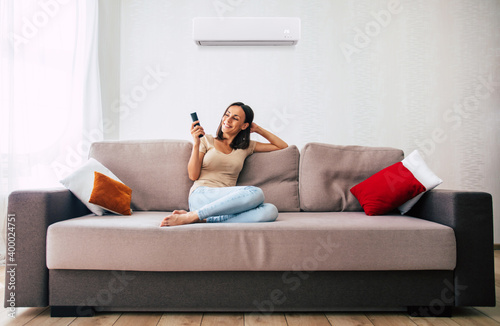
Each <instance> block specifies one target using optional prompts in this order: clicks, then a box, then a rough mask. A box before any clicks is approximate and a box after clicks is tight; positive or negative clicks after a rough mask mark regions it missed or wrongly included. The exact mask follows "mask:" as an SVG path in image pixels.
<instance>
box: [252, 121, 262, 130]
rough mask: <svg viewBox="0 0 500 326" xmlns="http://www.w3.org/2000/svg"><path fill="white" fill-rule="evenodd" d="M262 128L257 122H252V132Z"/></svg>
mask: <svg viewBox="0 0 500 326" xmlns="http://www.w3.org/2000/svg"><path fill="white" fill-rule="evenodd" d="M259 129H260V126H259V125H258V124H256V123H255V122H252V126H251V127H250V132H258V130H259Z"/></svg>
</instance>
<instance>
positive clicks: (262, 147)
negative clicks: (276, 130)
mask: <svg viewBox="0 0 500 326" xmlns="http://www.w3.org/2000/svg"><path fill="white" fill-rule="evenodd" d="M250 132H256V133H258V134H259V135H261V136H262V137H264V138H265V139H267V140H268V141H269V143H268V144H266V143H260V142H257V143H256V144H255V150H254V151H255V152H272V151H277V150H279V149H284V148H287V147H288V144H287V143H286V142H285V141H284V140H282V139H281V138H279V137H278V136H276V135H275V134H273V133H272V132H270V131H267V130H266V129H264V128H262V127H261V126H259V125H257V124H256V123H255V122H253V123H252V127H251V129H250Z"/></svg>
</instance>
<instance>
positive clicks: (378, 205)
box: [351, 162, 425, 215]
mask: <svg viewBox="0 0 500 326" xmlns="http://www.w3.org/2000/svg"><path fill="white" fill-rule="evenodd" d="M424 191H425V187H424V186H423V185H422V184H421V183H420V182H419V181H418V180H417V179H416V178H415V177H414V176H413V174H412V173H411V172H410V170H408V169H407V168H406V167H405V166H404V165H403V163H401V162H398V163H396V164H393V165H391V166H389V167H387V168H385V169H383V170H381V171H379V172H377V173H375V174H374V175H372V176H371V177H369V178H368V179H366V180H365V181H363V182H360V183H359V184H357V185H355V186H354V187H352V188H351V193H352V194H353V195H354V197H356V198H357V199H358V201H359V203H360V204H361V207H363V210H364V211H365V213H366V215H382V214H385V213H387V212H390V211H392V210H393V209H395V208H396V207H398V206H400V205H402V204H403V203H405V202H407V201H408V200H410V199H412V198H413V197H415V196H417V195H418V194H420V193H422V192H424Z"/></svg>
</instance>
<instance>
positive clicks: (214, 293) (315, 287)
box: [49, 270, 455, 315]
mask: <svg viewBox="0 0 500 326" xmlns="http://www.w3.org/2000/svg"><path fill="white" fill-rule="evenodd" d="M453 277H454V276H453V271H371V272H369V271H366V272H357V271H347V272H346V271H338V272H320V271H317V272H299V271H295V272H293V271H292V272H131V271H84V270H50V272H49V280H50V281H49V293H50V296H49V300H50V306H52V307H53V308H54V307H55V308H54V311H56V312H58V311H59V310H60V309H58V307H66V306H74V307H75V308H76V309H75V310H74V312H76V313H77V314H78V315H85V314H88V313H89V312H90V311H91V309H92V310H95V311H103V310H114V309H113V307H120V309H118V310H121V309H127V310H148V309H149V310H156V311H158V310H160V311H205V312H206V311H224V312H225V311H241V312H243V311H244V312H256V313H262V314H266V313H273V312H287V311H333V310H337V311H338V310H339V308H346V309H348V308H351V307H358V308H363V307H371V308H377V307H379V308H388V309H391V308H397V307H414V306H425V307H429V309H428V312H429V313H432V314H439V313H442V312H444V311H447V308H446V307H449V306H454V292H455V289H454V286H453ZM74 312H73V313H74Z"/></svg>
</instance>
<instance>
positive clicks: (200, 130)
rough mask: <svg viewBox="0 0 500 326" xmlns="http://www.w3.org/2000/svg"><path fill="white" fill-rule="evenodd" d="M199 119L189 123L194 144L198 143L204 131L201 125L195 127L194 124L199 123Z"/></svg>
mask: <svg viewBox="0 0 500 326" xmlns="http://www.w3.org/2000/svg"><path fill="white" fill-rule="evenodd" d="M199 123H200V122H199V121H195V122H193V123H192V124H191V135H192V136H193V141H194V143H195V145H199V144H200V138H201V137H200V135H202V136H205V131H204V130H203V127H202V126H200V125H197V126H196V127H195V126H194V125H195V124H199Z"/></svg>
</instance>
